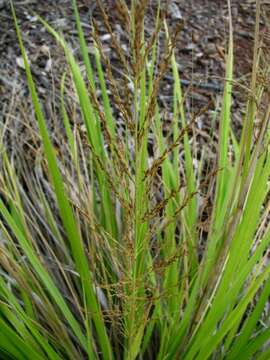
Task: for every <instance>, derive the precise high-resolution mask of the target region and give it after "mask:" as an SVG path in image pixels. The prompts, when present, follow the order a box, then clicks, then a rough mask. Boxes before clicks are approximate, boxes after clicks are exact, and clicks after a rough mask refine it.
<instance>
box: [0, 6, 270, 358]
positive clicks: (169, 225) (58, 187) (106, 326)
mask: <svg viewBox="0 0 270 360" xmlns="http://www.w3.org/2000/svg"><path fill="white" fill-rule="evenodd" d="M98 4H99V7H100V12H101V15H102V17H103V21H104V24H105V26H106V28H107V31H108V33H109V34H110V36H111V42H112V47H113V49H114V51H115V53H116V54H117V55H118V61H119V64H121V76H120V78H119V79H116V77H115V76H114V71H113V68H112V65H111V63H110V61H109V59H108V58H107V57H106V55H105V54H104V52H103V48H102V44H101V42H100V38H99V35H98V28H97V26H96V24H95V22H94V21H93V24H92V25H93V32H92V39H93V44H94V45H93V46H94V59H91V58H90V57H89V53H88V45H87V41H86V38H85V34H84V33H83V29H82V26H81V22H80V17H79V13H78V10H77V6H76V1H75V0H73V7H74V14H75V18H76V25H77V31H78V35H79V43H80V50H81V56H82V60H83V64H84V68H83V70H82V68H81V67H80V66H79V63H78V61H77V60H76V59H75V57H74V55H73V52H72V50H71V49H70V48H69V46H68V45H67V43H66V42H65V40H64V37H63V36H62V35H60V34H59V33H57V32H56V31H55V30H54V29H53V28H52V27H51V26H50V25H49V24H48V23H46V22H45V21H44V20H43V19H40V21H41V22H42V24H43V25H44V27H45V28H46V29H47V31H48V32H49V33H50V34H51V35H52V36H53V37H54V38H55V40H56V41H57V42H58V43H59V44H60V45H61V47H62V48H63V50H64V53H65V57H66V60H67V64H68V66H69V67H68V71H67V73H65V74H64V75H63V77H62V82H61V85H60V89H59V92H60V102H59V104H58V105H59V111H60V113H59V116H60V115H61V118H62V121H63V125H64V127H63V132H64V133H63V138H65V142H66V145H67V146H66V147H65V149H66V150H65V152H63V151H62V150H61V149H60V150H59V149H58V151H56V148H55V146H54V142H53V139H52V138H51V136H50V133H49V131H48V128H47V124H46V118H45V116H44V113H43V110H42V103H41V101H40V99H39V97H38V94H37V90H36V87H35V84H34V81H33V77H32V74H31V69H30V65H29V63H28V60H27V57H26V53H25V49H24V45H23V42H22V36H21V32H20V29H19V27H18V23H17V19H16V15H15V11H14V8H13V7H12V11H13V16H14V19H15V26H16V31H17V36H18V41H19V45H20V49H21V52H22V56H23V59H24V66H25V72H26V76H27V81H28V85H29V90H30V94H31V101H32V105H33V108H34V111H35V116H36V120H37V123H38V129H39V132H38V134H36V137H37V140H38V141H40V142H41V144H42V150H40V149H38V150H39V153H40V152H41V155H39V157H37V158H36V160H35V168H34V170H33V169H32V170H30V169H29V167H28V166H29V165H28V164H27V163H25V164H23V166H22V168H23V169H24V171H22V172H20V173H19V172H18V171H16V168H15V166H14V163H13V161H12V157H10V156H9V152H8V150H7V149H6V148H5V144H4V142H3V141H2V142H1V150H2V151H1V166H2V173H1V177H0V188H1V200H0V214H1V244H0V246H1V270H0V271H1V276H0V287H1V295H0V297H1V301H0V313H1V316H0V322H1V336H0V349H1V354H2V355H1V356H2V357H3V358H5V359H9V358H11V359H30V358H31V359H33V358H34V359H86V358H88V359H98V358H102V359H128V360H131V359H137V358H138V359H142V358H145V359H159V360H163V359H178V358H179V359H185V360H192V359H197V360H205V359H228V360H229V359H230V360H233V359H239V358H241V359H251V358H253V357H254V358H256V359H268V358H269V348H267V346H266V345H267V341H268V339H269V335H270V329H269V324H267V322H264V321H263V311H264V308H265V305H266V304H267V301H268V297H269V293H270V286H269V273H270V264H269V263H268V261H267V257H268V254H267V249H268V246H269V242H270V229H269V224H268V213H269V196H268V190H269V186H268V178H269V174H270V156H269V152H268V146H269V145H268V142H269V131H268V121H269V115H270V107H269V106H266V107H265V106H264V105H263V99H264V98H265V97H267V98H268V95H269V94H268V89H267V87H266V85H265V84H264V83H263V82H262V81H259V80H261V79H262V78H264V79H265V78H266V77H267V75H268V66H267V65H264V66H262V64H264V63H263V58H262V56H261V55H262V52H261V49H260V40H259V31H258V26H259V12H260V3H259V1H257V22H256V23H257V25H256V31H255V46H254V59H253V69H252V76H251V86H250V89H247V91H248V92H249V93H248V95H250V96H249V100H248V103H247V110H246V115H245V119H243V120H244V122H243V124H244V125H243V130H242V134H241V138H240V141H237V139H236V137H235V136H234V133H233V131H232V126H231V104H232V91H233V87H232V84H233V81H234V78H233V30H232V23H231V16H229V18H230V24H229V29H230V31H229V38H228V51H227V60H226V74H225V80H224V93H223V100H222V110H221V113H220V116H219V144H218V153H217V163H216V168H215V169H214V170H211V171H208V172H206V170H205V169H207V166H206V164H207V155H206V156H201V157H200V159H197V163H198V166H196V167H195V165H194V163H195V162H194V159H195V157H196V154H195V153H194V146H192V145H191V140H193V142H195V141H196V139H192V126H193V125H194V124H195V123H196V119H197V118H196V116H193V117H192V118H189V117H188V116H187V112H186V108H185V103H186V94H184V93H183V92H182V89H181V85H180V74H179V72H178V64H177V61H176V58H175V54H174V52H175V44H176V38H177V33H178V31H177V30H174V31H171V30H170V29H168V27H167V24H166V21H165V19H164V18H163V16H162V11H161V10H160V8H159V7H158V9H157V15H156V22H155V29H154V31H153V33H152V35H151V36H150V37H149V38H147V37H146V34H145V30H144V19H145V13H146V11H147V2H146V1H141V2H139V1H132V2H131V5H130V7H129V6H128V5H127V4H126V3H125V2H123V1H121V0H119V1H117V6H118V8H119V11H120V10H121V11H120V15H121V18H122V21H123V27H124V28H125V29H126V31H127V33H128V34H129V44H130V49H129V50H130V53H129V56H127V55H126V54H125V53H124V51H123V50H122V48H121V44H120V43H119V42H118V40H117V38H116V37H115V35H114V32H113V30H112V28H111V25H110V22H109V19H108V16H107V15H106V12H105V10H104V8H103V6H102V3H101V2H99V1H98ZM228 5H229V6H228V8H229V10H230V4H228ZM161 34H163V42H164V46H163V47H164V49H163V51H158V50H160V48H159V38H160V36H161ZM93 60H94V62H93ZM168 72H170V73H171V74H172V77H173V86H172V94H171V97H172V109H171V113H172V119H171V122H170V131H169V133H166V132H165V130H164V122H165V113H164V111H163V109H162V107H161V104H160V102H159V95H160V87H161V84H162V81H163V79H164V76H165V74H166V73H168ZM67 87H70V88H72V89H73V91H74V93H75V94H76V99H74V104H75V105H74V106H75V108H76V109H77V110H79V111H80V115H78V113H77V112H76V111H74V112H71V111H69V109H68V106H67V103H66V96H65V94H66V90H67ZM108 90H110V92H109V91H108ZM123 94H125V96H123ZM202 111H204V109H203V110H202ZM78 117H80V118H81V119H82V120H83V124H84V127H85V130H86V131H85V132H81V131H80V130H79V129H78V124H77V123H76V121H77V118H78ZM258 117H260V128H259V131H258V134H257V136H256V137H254V123H255V120H256V119H258ZM118 118H120V119H121V121H122V124H123V126H122V133H121V132H120V131H119V124H118ZM2 138H3V137H2ZM150 139H152V145H151V146H152V147H151V150H150V149H149V142H150ZM38 141H37V143H38ZM198 146H199V145H198ZM151 152H153V156H151V154H150V153H151ZM229 152H232V154H229ZM203 153H204V149H201V154H203ZM212 184H215V193H214V196H212V199H213V203H212V207H211V212H210V213H209V215H208V219H207V220H208V222H209V228H208V231H207V233H206V235H205V234H204V236H202V232H201V231H200V222H201V204H200V201H199V200H200V198H201V196H202V194H206V193H207V192H208V191H209V189H210V185H211V186H212ZM202 243H203V246H204V248H205V250H204V251H203V252H202V251H200V250H199V249H200V246H201V244H202Z"/></svg>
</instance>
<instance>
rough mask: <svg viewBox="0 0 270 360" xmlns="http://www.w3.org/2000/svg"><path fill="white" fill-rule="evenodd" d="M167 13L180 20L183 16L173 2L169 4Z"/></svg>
mask: <svg viewBox="0 0 270 360" xmlns="http://www.w3.org/2000/svg"><path fill="white" fill-rule="evenodd" d="M169 13H170V15H171V18H172V19H174V20H182V19H183V16H182V13H181V11H180V9H179V7H178V6H177V5H176V4H175V3H174V2H173V3H171V4H170V5H169Z"/></svg>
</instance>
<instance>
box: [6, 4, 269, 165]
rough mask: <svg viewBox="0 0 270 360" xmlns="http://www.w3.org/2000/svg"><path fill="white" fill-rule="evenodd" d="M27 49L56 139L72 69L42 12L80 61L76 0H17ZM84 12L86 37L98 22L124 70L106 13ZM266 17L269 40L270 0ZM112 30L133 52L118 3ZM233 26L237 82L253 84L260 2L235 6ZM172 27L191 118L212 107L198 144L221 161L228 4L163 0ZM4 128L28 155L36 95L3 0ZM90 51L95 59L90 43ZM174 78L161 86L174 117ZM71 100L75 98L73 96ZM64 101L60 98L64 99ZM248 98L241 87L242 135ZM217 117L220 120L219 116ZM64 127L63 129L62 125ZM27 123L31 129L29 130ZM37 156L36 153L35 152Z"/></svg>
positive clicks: (236, 112) (237, 110) (94, 8)
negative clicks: (62, 87) (63, 82)
mask: <svg viewBox="0 0 270 360" xmlns="http://www.w3.org/2000/svg"><path fill="white" fill-rule="evenodd" d="M13 3H14V6H15V9H16V13H17V18H18V22H19V26H20V29H21V31H22V34H23V40H24V45H25V48H26V51H27V54H28V58H29V60H30V62H31V69H32V73H33V76H34V80H35V83H36V85H37V89H38V93H39V96H40V97H41V99H42V104H43V107H44V112H45V115H46V119H47V122H48V127H49V128H50V129H52V134H53V135H52V136H53V137H54V139H55V142H57V141H58V142H60V143H59V146H62V137H61V136H60V140H59V136H57V131H56V130H55V129H56V128H57V129H59V128H61V125H60V124H59V119H58V118H59V117H58V116H57V103H59V101H57V97H58V96H59V94H58V92H57V91H56V90H55V89H57V88H58V85H59V82H60V78H61V76H62V73H63V72H64V70H65V68H66V64H65V59H64V56H63V52H62V50H61V49H59V47H58V46H57V44H56V43H55V40H54V39H53V38H52V37H51V36H50V35H49V34H48V33H47V32H46V30H45V29H44V27H43V26H42V25H41V24H40V22H39V20H38V17H37V16H36V14H38V15H40V16H41V17H43V18H44V19H46V20H47V21H48V22H49V24H51V25H52V26H53V27H54V28H56V29H57V30H58V31H60V32H62V33H63V34H64V36H65V38H66V39H67V41H68V42H69V43H70V45H71V47H72V48H73V49H74V53H75V55H78V58H79V48H78V40H77V34H76V27H75V20H74V16H73V11H72V6H71V0H58V1H55V0H47V1H37V0H14V1H13ZM77 3H78V8H79V12H80V15H81V20H82V25H83V28H84V31H85V33H86V35H88V34H90V31H91V25H90V24H91V20H92V19H94V20H95V21H96V23H97V28H98V30H99V33H100V36H101V41H102V44H103V46H104V49H105V52H106V54H107V55H109V58H110V61H111V63H112V65H113V66H114V68H115V69H116V70H117V69H119V65H118V63H117V60H116V58H115V56H114V52H113V51H112V49H111V46H110V45H111V44H110V35H109V34H108V33H107V31H106V28H105V27H104V23H103V21H102V18H101V16H100V11H99V9H98V5H97V2H96V1H92V0H78V1H77ZM261 3H262V20H261V24H260V33H261V38H264V42H265V43H266V44H267V42H268V30H269V28H268V23H267V21H266V19H267V15H268V14H269V9H270V1H269V0H261ZM102 4H103V5H104V7H105V9H106V11H107V13H108V15H109V19H110V21H111V22H112V23H113V29H114V32H115V33H116V35H117V37H118V38H119V39H120V40H121V43H122V47H123V49H127V48H128V37H127V34H126V33H125V29H124V28H123V27H122V25H121V22H120V20H119V13H118V9H117V7H116V6H115V5H116V1H114V0H106V1H102ZM149 4H150V6H149V11H148V16H147V19H146V31H147V34H150V33H151V30H152V28H153V26H154V11H155V9H156V0H151V1H149ZM231 4H232V5H231V11H232V16H233V27H234V56H235V67H234V74H235V82H236V83H239V84H242V85H243V84H244V85H245V86H248V85H249V75H250V71H251V62H252V53H253V38H254V35H253V34H254V27H255V10H256V5H255V1H252V0H245V1H242V0H241V1H240V0H239V1H238V0H232V1H231ZM161 5H162V9H163V12H165V13H166V18H167V23H168V25H169V27H170V28H172V29H173V28H174V27H175V26H177V24H180V25H181V28H182V29H181V32H180V35H179V37H178V40H177V43H176V58H177V62H178V64H179V70H180V73H181V82H182V85H183V88H184V90H185V89H187V87H188V88H189V93H188V96H187V101H186V109H187V113H188V114H187V115H188V118H192V116H193V114H194V113H196V112H197V111H198V109H201V108H203V107H205V106H207V110H206V111H205V112H204V113H203V114H202V115H200V116H198V118H197V120H196V124H195V128H194V129H193V131H194V132H195V135H196V136H195V137H196V139H197V141H199V142H201V143H202V146H204V147H206V148H207V149H208V156H209V158H211V157H213V158H214V157H215V156H214V155H215V146H216V144H217V141H214V142H209V136H210V135H209V134H211V136H212V138H214V139H216V140H217V138H218V136H217V129H218V121H217V122H216V123H215V124H214V126H213V121H212V120H213V118H214V114H215V111H217V114H218V113H219V111H220V99H221V96H222V88H223V83H224V72H225V70H224V68H225V65H224V63H225V54H226V48H227V39H228V6H227V2H226V1H223V0H189V1H186V0H175V1H172V0H167V1H164V0H162V1H161ZM0 23H1V28H0V97H1V101H0V124H1V125H2V126H4V125H5V127H6V129H5V134H6V138H7V139H8V141H7V144H8V146H9V147H10V149H12V151H13V152H14V151H15V149H17V152H18V153H20V154H26V152H25V151H24V149H25V146H26V144H29V142H31V138H32V131H35V129H36V125H35V120H34V116H33V110H32V107H31V106H30V100H29V92H28V88H27V84H26V80H25V74H24V69H23V63H22V58H21V55H20V50H19V46H18V41H17V38H16V33H15V30H14V23H13V19H12V14H11V11H10V7H9V2H8V1H6V0H0ZM88 39H89V52H90V54H91V39H90V37H88ZM171 84H172V81H171V77H170V75H169V74H168V75H167V76H166V77H165V81H163V83H162V88H161V90H160V101H161V103H162V106H164V109H165V110H166V111H167V112H168V117H170V111H171V110H170V109H171V94H172V86H171ZM70 96H72V94H71V95H70ZM58 100H59V98H58ZM245 100H246V99H245V98H244V97H243V95H242V94H241V91H240V90H239V88H238V87H237V86H236V87H235V90H234V98H233V124H234V130H235V133H236V135H237V136H239V131H240V129H241V127H242V121H243V111H244V110H245V109H244V106H243V104H244V102H245ZM217 119H218V117H217ZM56 123H58V126H57V127H56V126H55V124H56ZM27 124H28V125H27ZM29 156H30V157H31V156H32V154H31V152H30V155H29Z"/></svg>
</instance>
